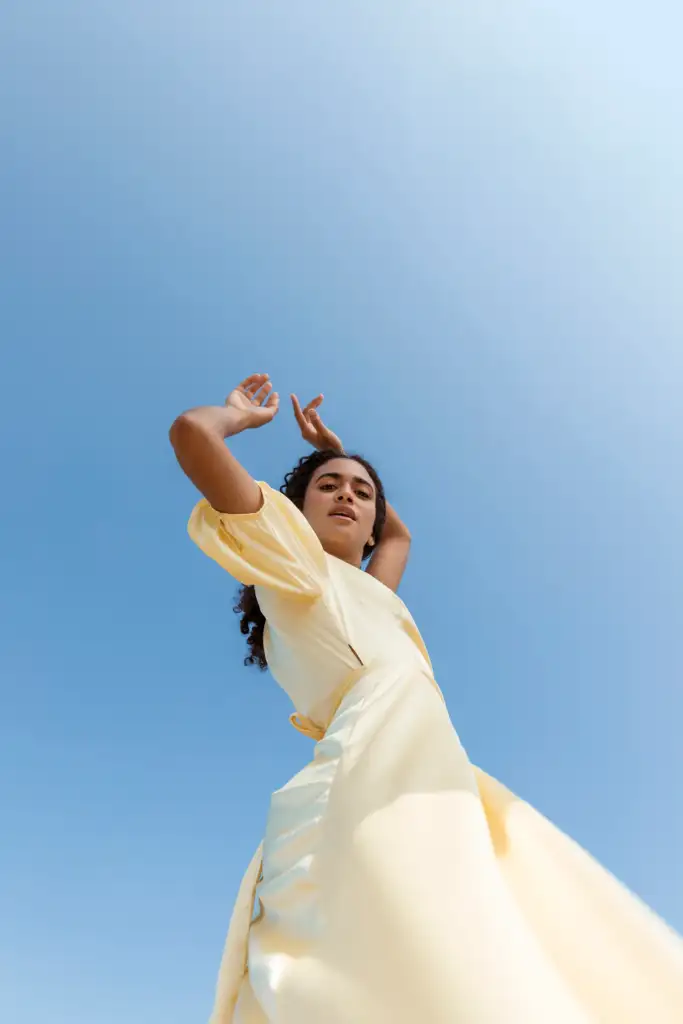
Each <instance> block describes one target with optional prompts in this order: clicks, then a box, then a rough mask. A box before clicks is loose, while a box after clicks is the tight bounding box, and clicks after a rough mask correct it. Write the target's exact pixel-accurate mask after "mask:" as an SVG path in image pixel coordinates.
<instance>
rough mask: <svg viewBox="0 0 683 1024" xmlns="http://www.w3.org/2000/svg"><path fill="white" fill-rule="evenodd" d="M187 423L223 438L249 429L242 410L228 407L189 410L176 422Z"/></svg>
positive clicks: (203, 406) (202, 407) (206, 406)
mask: <svg viewBox="0 0 683 1024" xmlns="http://www.w3.org/2000/svg"><path fill="white" fill-rule="evenodd" d="M181 421H185V422H186V423H192V424H194V425H195V426H196V427H200V428H201V429H203V430H206V431H208V432H209V433H212V434H218V435H220V437H222V438H224V439H225V438H227V437H234V436H235V434H241V433H242V431H243V430H245V429H246V427H247V417H246V416H245V414H244V413H243V412H242V411H241V410H240V409H235V408H233V407H232V406H228V405H200V406H197V408H196V409H188V410H187V412H184V413H183V414H182V416H179V417H178V420H177V421H176V422H181Z"/></svg>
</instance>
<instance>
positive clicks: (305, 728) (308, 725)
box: [289, 662, 444, 743]
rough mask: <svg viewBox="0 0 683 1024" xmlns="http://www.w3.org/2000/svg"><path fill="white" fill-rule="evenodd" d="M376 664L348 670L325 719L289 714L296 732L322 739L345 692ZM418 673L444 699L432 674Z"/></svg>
mask: <svg viewBox="0 0 683 1024" xmlns="http://www.w3.org/2000/svg"><path fill="white" fill-rule="evenodd" d="M377 664H378V663H376V662H369V664H367V665H364V664H360V665H357V666H356V667H355V668H354V669H353V670H352V671H351V672H349V674H348V676H346V678H345V679H344V681H343V682H342V684H341V686H340V687H339V689H338V691H337V695H336V698H335V701H334V704H333V706H332V710H331V711H330V713H329V715H328V717H327V721H325V722H316V721H314V720H313V719H312V718H309V717H308V715H302V714H300V713H299V712H298V711H295V712H294V713H293V714H291V715H290V716H289V721H290V722H291V724H292V725H293V726H294V728H295V729H296V730H297V732H300V733H301V734H302V735H303V736H308V737H309V738H310V739H312V740H315V741H316V743H317V742H319V741H320V740H321V739H323V737H324V736H325V733H326V732H327V730H328V729H329V727H330V723H331V722H332V720H333V719H334V716H335V715H336V714H337V712H338V711H339V707H340V705H341V703H342V701H343V700H344V697H346V696H347V694H349V693H350V692H351V690H352V689H353V688H354V686H355V685H356V683H357V682H358V681H359V680H360V679H361V678H362V677H363V676H364V675H365V674H366V673H368V672H370V671H372V669H373V668H376V667H377ZM420 675H425V676H426V677H427V678H428V679H429V681H430V683H431V684H432V685H433V686H434V688H435V689H436V691H437V693H438V694H439V696H440V697H441V700H444V696H443V693H442V692H441V690H440V688H439V684H438V683H437V681H436V679H435V678H434V676H433V675H432V674H431V673H430V672H420Z"/></svg>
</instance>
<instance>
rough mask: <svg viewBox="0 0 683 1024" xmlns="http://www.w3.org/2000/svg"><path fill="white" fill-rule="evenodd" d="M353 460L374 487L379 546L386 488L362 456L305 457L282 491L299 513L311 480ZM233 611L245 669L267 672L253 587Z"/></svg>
mask: <svg viewBox="0 0 683 1024" xmlns="http://www.w3.org/2000/svg"><path fill="white" fill-rule="evenodd" d="M339 458H346V459H353V460H354V461H355V462H360V464H361V466H363V467H364V468H365V469H366V470H367V471H368V473H369V474H370V478H371V479H372V482H373V483H374V485H375V494H376V498H375V525H374V529H373V533H374V539H375V542H377V541H378V540H379V538H380V536H381V533H382V527H383V526H384V522H385V520H386V516H387V502H386V498H385V496H384V487H383V486H382V481H381V480H380V478H379V476H378V474H377V471H376V470H375V468H374V467H373V466H371V465H370V463H369V462H368V461H367V460H366V459H364V458H363V457H362V456H361V455H348V454H347V453H344V454H343V455H340V453H339V452H336V451H331V450H330V451H321V452H318V451H316V452H312V453H311V454H310V455H304V456H303V458H301V459H299V461H298V463H297V464H296V466H295V467H294V469H293V470H291V472H289V473H287V475H286V476H285V482H284V483H283V484H282V486H281V488H280V490H281V491H282V493H283V494H284V495H286V496H287V497H288V498H289V500H290V501H292V502H294V504H295V505H296V507H297V508H298V509H303V507H304V497H305V494H306V488H307V487H308V485H309V483H310V481H311V477H312V476H313V474H314V473H315V471H316V470H317V469H319V468H320V466H324V465H325V463H326V462H329V461H330V459H339ZM372 550H373V549H372V547H371V545H370V544H366V546H365V548H364V550H363V560H365V559H366V558H369V557H370V555H371V554H372ZM234 611H236V612H237V613H238V614H240V615H241V616H242V618H241V621H240V630H241V631H242V633H243V634H244V636H246V638H247V647H248V649H249V653H248V655H247V656H246V658H245V659H244V664H245V665H258V667H259V668H260V669H262V670H263V669H266V668H268V661H267V659H266V654H265V651H264V649H263V628H264V626H265V624H266V619H265V616H264V614H263V612H262V611H261V609H260V607H259V603H258V601H257V599H256V592H255V590H254V588H253V587H247V586H244V587H241V588H240V591H239V598H238V601H237V604H236V605H235V608H234Z"/></svg>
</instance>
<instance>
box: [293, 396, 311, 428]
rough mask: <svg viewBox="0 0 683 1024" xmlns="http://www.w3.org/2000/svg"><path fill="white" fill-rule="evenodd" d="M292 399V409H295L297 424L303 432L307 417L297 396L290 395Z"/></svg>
mask: <svg viewBox="0 0 683 1024" xmlns="http://www.w3.org/2000/svg"><path fill="white" fill-rule="evenodd" d="M290 397H291V399H292V407H293V409H294V416H295V417H296V422H297V423H298V424H299V427H300V428H301V430H305V429H306V426H307V422H306V417H305V415H304V413H303V411H302V409H301V406H300V405H299V399H298V398H297V397H296V395H290Z"/></svg>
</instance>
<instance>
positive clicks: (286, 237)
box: [0, 0, 683, 1024]
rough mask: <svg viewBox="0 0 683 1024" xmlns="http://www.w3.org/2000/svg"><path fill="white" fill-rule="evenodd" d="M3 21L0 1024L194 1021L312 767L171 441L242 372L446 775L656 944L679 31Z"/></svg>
mask: <svg viewBox="0 0 683 1024" xmlns="http://www.w3.org/2000/svg"><path fill="white" fill-rule="evenodd" d="M2 20H3V24H2V26H1V28H2V31H0V67H2V69H3V71H2V74H3V79H4V87H3V90H2V96H3V98H2V100H1V101H0V103H1V108H0V114H1V117H0V132H1V140H0V141H1V143H2V151H3V166H2V170H0V175H1V176H2V180H1V181H0V217H1V219H2V224H3V229H2V237H3V240H4V245H3V251H4V256H5V267H4V271H3V274H2V276H1V279H0V291H1V293H2V295H1V302H0V310H1V312H0V316H1V317H2V332H1V337H2V346H3V365H4V367H5V371H4V372H3V374H2V383H1V384H0V391H1V394H2V401H1V402H0V428H1V429H2V437H3V445H2V448H3V479H4V482H5V490H4V502H3V509H4V516H3V523H4V529H3V531H2V540H1V543H2V551H1V552H0V556H1V564H2V570H3V571H2V575H1V579H0V601H1V608H0V611H1V614H2V622H3V627H4V628H3V643H2V645H1V647H0V693H1V696H2V716H1V717H0V806H1V808H2V843H1V844H0V906H2V913H0V1016H1V1017H2V1018H3V1019H7V1020H11V1021H12V1024H38V1022H43V1021H45V1020H47V1019H49V1020H50V1022H51V1024H122V1022H123V1021H125V1024H155V1022H157V1021H159V1022H161V1021H163V1022H164V1024H187V1022H188V1021H196V1020H200V1021H201V1020H204V1019H206V1017H207V1016H208V1012H209V1008H210V1004H211V1000H212V994H213V985H214V979H215V974H216V969H217V965H218V960H219V957H220V952H221V948H222V943H223V938H224V933H225V930H226V927H227V923H228V918H229V914H230V908H231V904H232V899H233V896H234V894H235V890H236V887H237V884H238V882H239V878H240V876H241V872H242V870H243V868H244V866H245V865H246V863H247V861H248V859H249V857H250V856H251V853H252V851H253V848H254V847H255V845H256V844H257V842H258V841H259V838H260V835H261V831H262V828H263V823H264V818H265V814H266V811H267V805H268V797H269V793H270V792H271V790H272V789H274V788H276V787H277V786H279V785H281V784H282V783H283V782H284V781H286V779H287V778H288V777H289V776H290V775H291V774H293V772H295V771H296V770H297V769H298V768H299V767H300V766H301V765H302V764H303V763H304V762H305V760H306V759H307V758H308V756H309V752H310V746H309V744H308V742H307V741H306V740H304V739H303V738H302V737H301V736H299V735H298V734H297V733H295V732H294V731H293V730H291V729H290V727H289V726H288V723H287V715H288V713H289V710H290V708H289V706H288V703H287V700H286V698H285V697H284V695H282V694H281V693H279V692H278V690H277V689H276V687H275V686H274V684H273V683H272V681H271V680H270V679H269V677H268V676H261V675H259V673H258V672H256V671H255V670H246V669H244V668H242V666H241V657H242V638H241V637H240V635H239V632H238V629H237V621H236V619H235V618H234V617H233V615H232V613H231V604H232V598H233V595H234V587H233V585H232V583H231V580H230V579H229V578H228V577H227V576H225V575H223V574H221V572H220V570H219V569H218V568H217V567H216V566H215V565H214V564H213V563H211V562H210V561H209V560H208V559H206V558H204V557H203V556H202V555H201V554H200V553H199V552H198V551H197V550H196V549H195V548H194V547H193V546H192V544H191V543H190V541H189V539H188V538H187V536H186V533H185V526H186V520H187V517H188V515H189V512H190V509H191V507H192V504H193V502H194V500H195V495H194V493H193V489H192V487H191V485H190V484H189V483H188V481H186V480H185V478H184V477H183V476H182V474H181V473H180V471H179V469H178V468H177V466H176V464H175V461H174V457H173V453H172V451H171V449H170V447H169V444H168V440H167V430H168V427H169V425H170V423H171V421H172V419H173V418H174V416H175V415H176V414H177V413H178V412H180V411H181V410H182V409H183V408H186V407H189V406H193V405H197V404H203V403H215V402H220V401H222V399H223V397H224V396H225V394H227V392H228V391H229V390H230V388H231V387H232V386H233V385H234V384H235V383H236V382H237V381H238V380H239V379H240V378H242V377H243V376H245V375H246V374H247V373H249V372H251V371H264V370H265V371H268V372H270V373H271V375H272V376H273V378H274V380H275V382H276V385H277V387H278V389H279V390H280V391H281V392H282V393H283V394H287V393H288V392H289V391H291V390H296V391H298V393H299V394H300V395H301V396H302V397H303V398H307V397H310V396H312V395H313V394H314V393H316V392H318V391H320V390H322V391H324V392H325V394H326V396H327V402H326V406H327V413H328V418H329V421H330V425H331V426H332V427H333V428H334V429H335V430H336V431H337V432H338V433H340V434H341V436H342V438H343V440H344V442H345V444H346V445H347V447H349V448H356V449H358V450H360V451H362V452H363V453H364V454H365V455H366V456H368V457H369V458H371V459H372V460H373V461H374V462H375V463H376V464H377V467H378V469H379V470H380V472H381V473H382V474H383V476H384V477H385V480H386V484H387V487H388V490H389V494H390V497H391V499H392V500H393V502H394V503H395V504H396V506H397V508H398V509H399V511H400V512H401V514H402V515H403V516H404V518H405V519H406V521H407V522H408V523H409V525H410V527H411V529H412V532H413V536H414V550H413V555H412V559H411V564H410V567H409V571H408V574H407V576H406V580H405V584H404V586H403V588H402V596H403V597H404V599H405V600H406V602H407V603H408V605H409V606H410V608H411V609H412V611H413V613H414V615H415V617H416V619H417V621H418V623H419V625H420V627H421V629H422V631H423V634H424V636H425V639H426V641H427V643H428V646H429V648H430V651H431V653H432V656H433V660H434V663H435V667H436V671H437V678H438V680H439V683H440V685H441V687H442V689H443V690H444V692H445V695H446V697H447V699H448V702H449V706H450V708H451V712H452V716H453V719H454V722H455V724H456V726H457V728H458V731H459V733H460V735H461V737H462V739H463V742H464V743H465V745H466V747H467V748H468V750H469V752H470V754H471V757H472V759H473V760H475V761H476V762H477V763H479V764H481V765H482V767H484V768H485V769H486V770H487V771H489V772H491V773H492V774H494V775H496V776H497V777H499V778H500V779H501V780H503V781H504V782H506V783H507V784H508V785H509V786H510V787H511V788H513V789H514V790H515V791H517V792H518V793H519V794H520V795H522V796H524V797H525V798H527V799H528V800H530V801H531V802H532V803H534V804H535V805H536V806H537V807H539V809H541V810H542V811H543V812H544V813H546V814H547V815H548V816H549V817H550V818H551V819H552V820H554V821H555V822H556V823H558V824H559V825H560V826H561V827H562V828H564V829H565V830H566V831H568V832H569V833H570V834H571V835H572V836H574V837H575V838H576V839H577V840H578V841H580V842H581V843H582V844H583V845H584V846H586V847H587V848H588V849H589V850H590V851H591V852H593V853H594V854H595V855H596V856H597V857H598V858H599V859H600V860H601V861H602V862H603V863H604V864H605V865H606V866H607V867H609V868H610V869H611V870H612V871H614V872H615V873H616V874H617V875H618V876H619V877H620V878H622V879H623V880H624V881H625V882H626V883H627V884H628V885H629V886H630V887H631V888H632V889H634V890H635V891H636V892H638V893H639V894H640V895H641V896H643V897H644V898H645V899H646V900H647V901H648V902H649V903H651V904H652V905H653V906H654V907H655V908H656V909H657V910H658V911H659V912H660V913H661V914H663V915H664V916H665V917H666V918H667V919H668V920H669V921H670V922H671V923H672V924H673V925H674V926H676V927H677V928H678V929H679V930H683V886H682V885H681V881H680V861H681V846H682V845H683V813H682V812H683V803H682V797H681V777H682V775H683V752H682V748H681V743H680V731H681V720H682V718H683V694H682V688H681V676H682V674H683V673H682V670H683V628H682V626H683V623H682V622H681V618H682V612H681V609H682V608H683V582H682V581H683V540H682V539H681V530H680V509H681V503H682V501H683V484H682V482H681V473H680V452H681V446H682V443H683V416H682V415H681V400H680V395H681V382H682V376H683V354H682V351H681V341H680V339H681V332H682V329H683V299H682V293H681V288H680V268H681V259H682V256H683V208H682V207H681V202H680V182H681V175H682V172H683V148H682V146H681V140H680V124H681V121H682V113H683V112H682V111H681V106H682V105H683V103H682V97H683V88H682V87H683V70H681V65H680V59H679V52H678V50H679V45H678V40H680V36H681V30H682V29H683V25H682V24H681V21H682V16H681V14H680V10H679V8H678V6H677V5H674V4H673V2H671V3H665V2H662V0H653V2H652V3H651V4H650V5H649V6H648V7H647V9H646V6H645V5H644V4H642V3H641V4H633V3H626V4H624V3H619V4H617V3H616V0H606V2H605V3H603V4H602V5H599V7H598V8H596V7H595V5H593V4H589V3H588V2H587V0H579V2H578V3H576V4H573V5H571V8H570V6H569V5H565V6H564V8H563V9H562V10H560V11H558V10H553V11H549V10H548V9H547V5H544V4H540V3H538V2H534V0H518V2H517V3H516V4H505V3H502V2H501V0H496V2H493V0H491V2H480V3H476V4H450V5H447V4H443V3H435V2H432V0H428V2H426V3H422V4H419V5H415V4H409V3H406V2H397V0H391V2H389V0H378V2H377V3H375V4H373V5H368V4H364V3H360V2H358V0H347V2H344V3H343V4H342V3H330V4H321V3H319V2H317V0H315V2H314V0H301V2H294V3H291V2H290V3H288V4H269V5H266V4H255V3H246V2H238V3H234V4H227V3H218V2H215V0H206V2H202V3H200V4H197V5H195V7H194V8H193V10H192V12H191V13H190V10H189V7H188V6H187V5H186V4H181V3H179V2H176V0H164V2H163V3H161V2H152V0H148V2H139V0H136V2H133V0H119V2H117V3H116V4H115V5H111V4H110V5H105V4H97V3H92V2H90V0H89V2H87V3H86V2H74V3H70V4H38V3H37V2H36V0H22V2H21V3H18V2H14V3H10V4H8V5H7V6H6V9H5V11H4V13H3V16H2ZM8 371H9V372H8ZM235 451H236V453H237V454H238V456H239V457H241V458H242V459H243V461H244V462H245V464H246V465H247V466H248V467H249V468H250V469H251V470H252V472H253V473H254V474H255V475H257V476H259V477H262V478H265V479H268V480H269V481H270V482H271V483H273V484H279V482H280V480H281V478H282V476H283V475H284V472H285V471H286V470H287V469H288V468H290V466H291V465H292V464H293V462H294V461H295V460H296V459H297V458H298V456H299V455H300V454H302V445H301V443H300V442H299V440H298V438H297V432H296V430H295V427H294V424H293V422H292V420H291V417H290V415H289V412H288V410H284V411H283V413H282V414H281V415H280V416H279V417H278V419H277V420H276V422H275V423H274V424H273V425H272V427H270V428H268V430H263V431H259V432H254V433H253V434H249V435H245V436H243V437H240V438H239V439H237V441H236V443H235Z"/></svg>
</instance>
